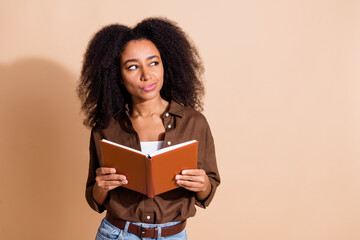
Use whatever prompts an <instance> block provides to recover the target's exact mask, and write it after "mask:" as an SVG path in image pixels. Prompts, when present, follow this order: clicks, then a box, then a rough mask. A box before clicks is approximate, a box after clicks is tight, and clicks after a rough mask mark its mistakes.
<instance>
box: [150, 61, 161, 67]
mask: <svg viewBox="0 0 360 240" xmlns="http://www.w3.org/2000/svg"><path fill="white" fill-rule="evenodd" d="M156 65H159V62H157V61H154V62H151V63H150V66H156Z"/></svg>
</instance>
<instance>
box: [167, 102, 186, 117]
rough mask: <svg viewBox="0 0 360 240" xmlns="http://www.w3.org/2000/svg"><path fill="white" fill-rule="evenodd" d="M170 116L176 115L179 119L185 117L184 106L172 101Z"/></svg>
mask: <svg viewBox="0 0 360 240" xmlns="http://www.w3.org/2000/svg"><path fill="white" fill-rule="evenodd" d="M167 112H168V113H169V114H172V115H176V116H178V117H183V116H184V106H183V105H181V104H180V103H178V102H175V101H173V100H171V102H170V106H169V110H168V111H167Z"/></svg>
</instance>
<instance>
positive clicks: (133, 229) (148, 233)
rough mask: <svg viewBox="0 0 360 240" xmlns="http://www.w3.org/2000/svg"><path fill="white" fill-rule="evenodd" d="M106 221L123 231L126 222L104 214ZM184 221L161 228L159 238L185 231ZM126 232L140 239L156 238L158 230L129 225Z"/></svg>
mask: <svg viewBox="0 0 360 240" xmlns="http://www.w3.org/2000/svg"><path fill="white" fill-rule="evenodd" d="M105 218H106V220H107V221H108V222H109V223H111V224H112V225H114V226H115V227H117V228H120V229H122V230H123V229H124V228H125V224H126V221H124V220H121V219H117V218H114V217H112V216H111V215H110V214H106V217H105ZM185 226H186V220H184V221H181V222H179V223H178V224H176V225H173V226H169V227H162V228H161V237H169V236H172V235H175V234H178V233H179V232H181V231H182V230H184V229H185ZM128 232H130V233H133V234H135V235H138V236H140V237H142V238H157V237H158V229H157V228H156V227H153V228H145V227H141V226H138V225H135V224H132V223H130V225H129V228H128Z"/></svg>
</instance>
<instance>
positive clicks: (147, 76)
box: [141, 67, 151, 81]
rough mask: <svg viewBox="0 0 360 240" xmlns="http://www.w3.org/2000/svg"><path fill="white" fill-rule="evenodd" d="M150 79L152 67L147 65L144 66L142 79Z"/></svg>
mask: <svg viewBox="0 0 360 240" xmlns="http://www.w3.org/2000/svg"><path fill="white" fill-rule="evenodd" d="M150 79H151V72H150V69H148V68H147V67H144V68H142V72H141V80H142V81H149V80H150Z"/></svg>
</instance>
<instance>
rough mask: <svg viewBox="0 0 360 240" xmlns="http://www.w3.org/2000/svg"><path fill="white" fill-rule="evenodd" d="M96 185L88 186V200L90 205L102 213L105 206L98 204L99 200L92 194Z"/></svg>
mask: <svg viewBox="0 0 360 240" xmlns="http://www.w3.org/2000/svg"><path fill="white" fill-rule="evenodd" d="M93 187H94V185H92V186H89V187H87V188H86V194H85V195H86V201H87V202H88V204H89V206H90V207H91V208H92V209H94V210H95V211H96V212H98V213H102V212H103V211H105V207H104V206H100V205H99V204H97V202H96V201H95V200H94V198H93V195H92V190H93Z"/></svg>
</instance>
